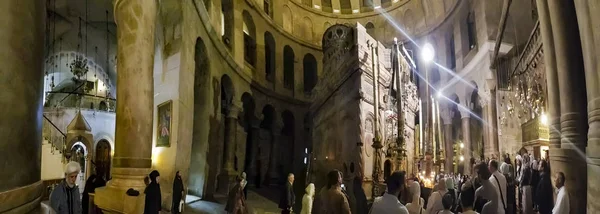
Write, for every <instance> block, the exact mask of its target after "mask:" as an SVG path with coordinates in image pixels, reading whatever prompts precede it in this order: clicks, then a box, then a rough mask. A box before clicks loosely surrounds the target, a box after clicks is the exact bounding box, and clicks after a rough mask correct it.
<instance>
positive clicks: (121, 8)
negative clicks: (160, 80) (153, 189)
mask: <svg viewBox="0 0 600 214" xmlns="http://www.w3.org/2000/svg"><path fill="white" fill-rule="evenodd" d="M114 13H115V22H116V24H117V41H118V51H117V60H118V61H119V63H118V64H117V66H118V67H117V70H119V72H118V73H117V82H118V84H117V94H118V96H117V112H116V114H117V119H116V131H115V133H116V134H115V135H116V137H115V154H114V157H113V167H114V168H113V169H112V172H113V179H112V180H111V181H110V182H108V185H107V187H105V188H100V189H96V196H95V200H96V204H97V205H98V206H99V207H100V208H101V209H103V210H105V211H107V212H109V213H110V212H122V213H140V212H142V209H143V207H144V206H143V205H144V194H143V191H144V188H145V187H146V185H145V184H144V177H146V176H147V174H148V173H149V171H150V168H151V167H152V141H153V139H152V133H153V130H154V129H153V124H152V122H153V121H152V120H153V118H154V116H153V114H154V82H153V81H154V79H153V78H154V76H153V66H154V52H155V51H154V48H155V47H154V35H155V23H156V14H157V4H156V3H155V2H154V1H151V2H147V1H145V0H115V1H114ZM129 188H133V189H135V190H137V191H140V192H141V193H142V194H141V195H140V196H138V197H136V196H127V195H126V194H124V192H125V191H127V189H129Z"/></svg>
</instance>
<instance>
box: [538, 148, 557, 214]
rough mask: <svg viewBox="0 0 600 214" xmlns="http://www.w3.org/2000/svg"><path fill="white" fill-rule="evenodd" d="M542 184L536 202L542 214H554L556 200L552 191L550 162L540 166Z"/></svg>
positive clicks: (543, 161) (539, 184)
mask: <svg viewBox="0 0 600 214" xmlns="http://www.w3.org/2000/svg"><path fill="white" fill-rule="evenodd" d="M539 171H540V182H539V183H538V186H537V187H536V192H537V198H535V199H534V200H535V201H536V202H537V205H538V208H539V213H540V214H550V213H552V208H554V198H553V197H552V196H553V194H554V193H553V192H552V191H553V190H552V180H550V179H551V178H550V168H549V167H548V162H546V161H545V160H542V162H541V164H540V170H539Z"/></svg>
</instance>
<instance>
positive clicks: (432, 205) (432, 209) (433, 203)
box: [426, 178, 448, 214]
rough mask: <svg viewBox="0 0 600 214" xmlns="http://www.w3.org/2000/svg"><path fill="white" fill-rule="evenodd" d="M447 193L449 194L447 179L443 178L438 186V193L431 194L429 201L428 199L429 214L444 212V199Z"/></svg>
mask: <svg viewBox="0 0 600 214" xmlns="http://www.w3.org/2000/svg"><path fill="white" fill-rule="evenodd" d="M446 193H448V188H447V187H446V179H445V178H442V179H440V181H439V182H438V184H437V185H436V191H435V192H433V193H431V196H429V199H427V210H426V211H427V213H429V214H436V213H438V212H440V211H442V210H444V206H443V205H442V197H443V196H444V195H445V194H446Z"/></svg>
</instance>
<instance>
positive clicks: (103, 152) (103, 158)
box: [95, 139, 112, 181]
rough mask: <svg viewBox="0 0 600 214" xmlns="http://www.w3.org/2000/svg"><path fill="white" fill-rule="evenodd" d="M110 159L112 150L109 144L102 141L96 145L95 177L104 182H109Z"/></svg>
mask: <svg viewBox="0 0 600 214" xmlns="http://www.w3.org/2000/svg"><path fill="white" fill-rule="evenodd" d="M111 159H112V148H111V147H110V143H109V142H108V141H107V140H105V139H102V140H100V141H99V142H98V144H96V159H95V164H96V175H97V176H99V177H102V178H103V179H104V180H105V181H108V180H110V166H111Z"/></svg>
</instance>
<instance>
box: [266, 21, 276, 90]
mask: <svg viewBox="0 0 600 214" xmlns="http://www.w3.org/2000/svg"><path fill="white" fill-rule="evenodd" d="M276 50H277V47H276V44H275V39H274V38H273V35H272V34H271V32H269V31H266V32H265V75H266V78H267V80H269V81H271V82H274V81H275V76H276V74H275V70H276V69H275V68H276V66H277V65H276V61H277V60H276V58H275V56H276V55H275V53H276Z"/></svg>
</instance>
